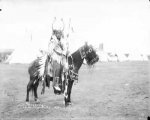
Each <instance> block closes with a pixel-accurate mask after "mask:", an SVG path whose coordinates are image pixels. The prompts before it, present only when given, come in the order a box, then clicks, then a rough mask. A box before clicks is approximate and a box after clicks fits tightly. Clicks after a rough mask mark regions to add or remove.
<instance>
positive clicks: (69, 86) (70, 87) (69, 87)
mask: <svg viewBox="0 0 150 120" xmlns="http://www.w3.org/2000/svg"><path fill="white" fill-rule="evenodd" d="M73 82H74V81H71V80H70V81H69V85H68V102H69V104H71V90H72V85H73Z"/></svg>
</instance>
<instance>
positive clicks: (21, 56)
mask: <svg viewBox="0 0 150 120" xmlns="http://www.w3.org/2000/svg"><path fill="white" fill-rule="evenodd" d="M39 53H40V51H39V50H38V49H36V48H35V47H34V45H33V44H32V43H31V42H23V43H22V44H20V45H19V46H18V47H17V48H16V49H15V50H14V52H13V53H12V54H11V55H10V56H9V57H8V59H7V60H6V63H9V64H13V63H22V64H23V63H25V64H27V63H31V62H32V61H33V60H35V59H36V58H37V56H38V55H39Z"/></svg>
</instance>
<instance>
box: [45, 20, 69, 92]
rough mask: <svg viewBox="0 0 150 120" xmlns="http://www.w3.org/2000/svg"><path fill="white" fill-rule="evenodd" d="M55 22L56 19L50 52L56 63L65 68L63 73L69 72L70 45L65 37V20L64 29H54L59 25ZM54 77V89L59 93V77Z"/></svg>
mask: <svg viewBox="0 0 150 120" xmlns="http://www.w3.org/2000/svg"><path fill="white" fill-rule="evenodd" d="M55 22H56V18H55V19H54V22H53V24H52V36H51V39H50V41H49V45H48V52H49V55H50V56H51V57H52V58H53V60H54V61H56V62H57V63H59V64H61V65H62V66H63V71H66V70H68V63H67V59H66V58H67V56H68V44H67V43H68V42H67V41H66V40H67V39H66V38H65V37H64V21H63V19H61V23H63V25H62V28H61V27H60V26H57V27H56V26H55V27H54V25H58V24H56V23H55ZM54 23H55V24H54ZM52 69H54V68H52ZM63 71H61V75H62V74H63ZM52 77H54V78H53V87H54V88H55V89H56V90H57V91H61V89H60V87H59V77H57V78H56V76H52Z"/></svg>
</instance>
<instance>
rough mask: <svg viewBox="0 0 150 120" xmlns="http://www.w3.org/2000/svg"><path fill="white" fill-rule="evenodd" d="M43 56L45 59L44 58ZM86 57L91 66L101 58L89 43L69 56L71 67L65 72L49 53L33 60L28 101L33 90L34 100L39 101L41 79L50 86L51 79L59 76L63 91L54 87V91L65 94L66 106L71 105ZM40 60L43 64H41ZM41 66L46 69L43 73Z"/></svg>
mask: <svg viewBox="0 0 150 120" xmlns="http://www.w3.org/2000/svg"><path fill="white" fill-rule="evenodd" d="M43 58H44V60H42V59H43ZM84 59H85V60H86V62H87V65H89V66H92V65H94V64H95V63H96V62H97V61H98V60H99V57H98V55H97V54H96V50H95V49H94V48H93V46H91V45H88V44H87V43H86V44H85V45H83V46H81V47H80V48H79V49H78V50H76V51H75V52H74V53H72V54H71V55H69V56H68V57H67V59H66V60H67V62H68V65H69V68H68V70H67V71H66V72H64V73H63V74H62V71H63V66H62V65H61V64H60V63H58V62H57V61H53V59H52V58H51V57H50V56H48V55H45V57H41V58H38V59H36V60H35V61H33V63H32V64H31V66H30V67H29V69H28V72H29V75H30V81H29V83H28V85H27V96H26V102H29V92H30V91H31V90H32V91H33V93H34V100H35V101H38V95H37V88H38V85H39V82H40V81H45V82H44V83H45V84H46V86H47V87H49V83H50V81H53V79H55V78H59V83H60V84H59V85H60V88H61V92H58V91H56V90H55V89H54V87H53V89H54V93H55V94H59V95H60V94H61V93H62V94H64V101H65V106H68V105H70V104H71V90H72V86H73V83H74V81H75V80H78V71H79V69H80V67H81V65H82V64H83V60H84ZM41 61H42V62H41ZM43 61H45V62H43ZM52 61H53V62H54V64H53V65H52V64H51V63H52ZM40 62H41V63H43V64H40ZM50 65H52V67H51V68H52V69H49V67H48V66H50ZM41 66H42V67H41ZM56 66H57V67H56ZM39 68H43V69H45V70H44V72H43V73H42V74H41V72H40V71H39ZM50 70H52V71H53V72H52V73H53V75H52V76H53V77H52V76H50V74H49V73H48V72H49V71H50ZM42 75H43V76H42ZM44 87H45V85H43V88H44Z"/></svg>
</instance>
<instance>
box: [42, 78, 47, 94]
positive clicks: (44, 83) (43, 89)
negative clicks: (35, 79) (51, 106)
mask: <svg viewBox="0 0 150 120" xmlns="http://www.w3.org/2000/svg"><path fill="white" fill-rule="evenodd" d="M42 86H43V88H42V91H41V94H44V93H45V86H46V82H45V80H43V84H42Z"/></svg>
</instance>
